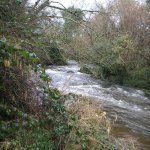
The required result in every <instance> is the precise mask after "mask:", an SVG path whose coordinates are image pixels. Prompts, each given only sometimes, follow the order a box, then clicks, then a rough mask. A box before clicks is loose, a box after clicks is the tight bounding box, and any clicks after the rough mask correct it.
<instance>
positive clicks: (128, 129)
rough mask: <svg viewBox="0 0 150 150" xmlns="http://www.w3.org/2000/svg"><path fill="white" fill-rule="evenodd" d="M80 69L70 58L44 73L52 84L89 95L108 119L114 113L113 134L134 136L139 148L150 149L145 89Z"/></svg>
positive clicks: (149, 106) (149, 108)
mask: <svg viewBox="0 0 150 150" xmlns="http://www.w3.org/2000/svg"><path fill="white" fill-rule="evenodd" d="M79 69H80V67H79V66H78V64H77V63H76V62H75V61H69V65H68V66H53V67H51V69H47V70H46V73H47V74H49V75H50V76H51V77H52V79H53V81H52V86H53V87H55V88H58V89H59V90H60V91H62V92H64V93H75V94H82V95H83V96H88V97H91V98H93V99H94V100H96V101H98V102H100V103H101V104H102V105H103V107H104V109H105V111H107V112H109V113H108V114H109V115H110V117H111V118H112V117H114V115H115V114H116V115H117V117H118V121H117V122H116V127H114V129H113V134H114V135H115V136H121V137H123V136H125V135H131V136H134V137H135V138H136V139H137V140H138V142H139V143H140V144H141V145H142V147H141V150H150V99H149V98H147V97H145V96H144V92H143V91H141V90H137V89H133V88H129V87H123V86H119V85H112V84H110V83H109V82H104V81H101V80H95V79H93V78H91V77H90V75H87V74H84V73H80V72H79Z"/></svg>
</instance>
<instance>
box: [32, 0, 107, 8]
mask: <svg viewBox="0 0 150 150" xmlns="http://www.w3.org/2000/svg"><path fill="white" fill-rule="evenodd" d="M35 1H36V0H31V3H33V2H35ZM52 1H53V2H59V3H61V4H62V5H63V6H65V7H66V8H67V7H69V6H72V5H74V6H76V7H78V8H81V9H92V8H93V7H94V6H95V5H94V4H95V2H98V3H103V4H104V3H105V2H106V1H108V0H52ZM55 5H56V4H55ZM57 6H60V5H58V4H57Z"/></svg>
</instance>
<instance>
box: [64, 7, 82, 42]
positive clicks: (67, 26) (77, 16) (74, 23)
mask: <svg viewBox="0 0 150 150" xmlns="http://www.w3.org/2000/svg"><path fill="white" fill-rule="evenodd" d="M62 16H63V19H64V25H63V31H64V33H65V35H66V36H67V39H72V38H73V37H74V36H75V34H77V29H78V28H79V26H80V24H81V23H82V21H83V12H82V11H81V10H80V9H78V8H75V7H74V6H72V7H69V8H68V9H66V10H64V11H62Z"/></svg>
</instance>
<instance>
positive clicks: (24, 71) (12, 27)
mask: <svg viewBox="0 0 150 150" xmlns="http://www.w3.org/2000/svg"><path fill="white" fill-rule="evenodd" d="M56 3H57V4H59V5H60V7H57V6H55V5H54V4H56ZM149 3H150V2H149V1H147V3H146V4H139V3H137V2H135V1H134V0H127V1H123V0H115V1H113V2H112V3H109V4H108V5H107V6H105V7H103V6H101V5H98V4H97V6H100V7H99V8H98V10H97V11H89V10H81V9H78V8H75V7H74V6H72V7H69V8H65V7H61V6H62V4H60V3H59V2H53V1H49V0H45V1H40V0H36V2H35V3H34V4H30V3H29V1H28V0H0V25H1V28H0V149H16V150H20V149H23V150H28V149H40V150H44V149H46V150H48V149H56V150H58V149H66V150H67V149H68V150H70V149H86V150H87V149H90V150H91V149H102V150H103V149H106V150H109V149H110V150H113V149H121V148H122V147H121V146H122V145H118V144H116V143H115V142H114V140H113V139H112V138H111V137H110V136H109V132H110V123H109V121H108V119H107V118H106V114H105V112H102V111H100V110H99V108H96V106H93V104H91V102H89V101H87V100H85V99H83V98H79V97H76V96H74V99H77V101H75V102H74V103H73V104H72V105H71V106H70V107H69V108H66V107H65V106H64V102H65V100H66V99H68V97H69V96H68V95H65V96H64V95H61V93H60V92H59V91H58V90H57V89H52V88H50V86H49V85H50V82H51V78H50V77H49V76H47V75H46V74H45V70H44V68H45V66H46V65H53V64H55V65H65V64H66V59H70V58H71V59H75V60H77V61H79V62H80V63H82V64H83V63H87V64H89V63H90V64H94V65H95V68H94V69H93V70H89V69H88V68H86V67H84V68H85V69H83V71H85V70H86V71H88V73H91V74H93V75H94V76H96V77H99V78H102V79H107V80H110V81H113V82H116V83H119V84H125V85H129V86H136V87H139V88H144V89H145V90H146V91H147V93H148V91H149V90H150V41H149V40H150V16H149V12H150V9H149ZM58 11H59V12H58ZM88 13H89V14H91V13H93V14H92V15H91V17H90V15H89V14H88ZM87 14H88V15H87ZM87 16H88V19H87ZM37 80H38V82H37ZM41 95H42V96H41ZM83 120H84V121H83ZM129 146H130V145H129ZM126 149H128V147H126ZM129 149H131V147H129Z"/></svg>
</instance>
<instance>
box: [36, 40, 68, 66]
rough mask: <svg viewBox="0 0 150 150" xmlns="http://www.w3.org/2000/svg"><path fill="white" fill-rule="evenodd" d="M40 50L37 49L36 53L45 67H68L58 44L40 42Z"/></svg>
mask: <svg viewBox="0 0 150 150" xmlns="http://www.w3.org/2000/svg"><path fill="white" fill-rule="evenodd" d="M40 42H41V45H40V49H36V50H35V53H36V54H37V56H38V57H39V58H40V60H41V63H42V64H44V65H54V64H55V65H66V64H67V63H66V59H65V57H64V56H63V50H62V49H60V48H59V46H58V44H57V43H56V42H49V41H46V40H45V41H39V43H40Z"/></svg>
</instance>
